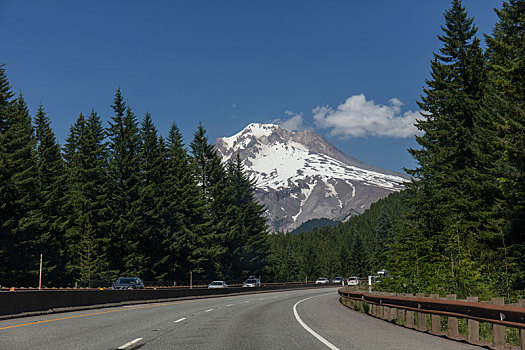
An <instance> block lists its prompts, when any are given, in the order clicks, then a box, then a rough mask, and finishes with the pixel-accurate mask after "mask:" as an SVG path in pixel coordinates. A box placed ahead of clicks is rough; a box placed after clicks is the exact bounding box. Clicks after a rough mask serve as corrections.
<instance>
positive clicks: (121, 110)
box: [107, 89, 148, 275]
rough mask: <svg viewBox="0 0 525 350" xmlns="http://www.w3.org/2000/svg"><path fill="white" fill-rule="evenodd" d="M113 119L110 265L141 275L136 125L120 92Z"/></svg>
mask: <svg viewBox="0 0 525 350" xmlns="http://www.w3.org/2000/svg"><path fill="white" fill-rule="evenodd" d="M112 107H113V111H114V114H115V115H114V116H113V117H112V118H111V121H110V123H109V128H108V129H107V134H108V138H109V181H108V187H109V188H108V191H109V193H111V198H110V206H111V208H112V215H113V216H114V219H113V220H112V224H113V226H112V228H111V243H112V244H113V248H112V251H113V254H112V256H111V259H112V266H114V268H115V269H116V270H118V271H121V273H124V274H129V275H143V274H144V273H145V272H146V269H147V264H148V262H147V257H146V255H145V254H144V251H143V250H142V249H141V247H140V236H141V231H140V230H141V228H140V221H141V218H140V215H141V213H140V202H139V196H140V195H139V188H140V156H139V152H140V135H139V128H138V123H137V120H136V118H135V115H134V114H133V112H132V111H131V108H129V107H127V108H126V104H125V102H124V99H123V98H122V94H121V92H120V89H118V90H117V92H116V93H115V98H114V102H113V105H112Z"/></svg>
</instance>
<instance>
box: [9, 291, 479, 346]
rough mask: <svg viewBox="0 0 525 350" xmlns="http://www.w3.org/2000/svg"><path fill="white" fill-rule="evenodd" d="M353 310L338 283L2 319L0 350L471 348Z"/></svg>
mask: <svg viewBox="0 0 525 350" xmlns="http://www.w3.org/2000/svg"><path fill="white" fill-rule="evenodd" d="M474 348H476V347H474V346H471V345H468V344H464V343H460V342H454V341H450V340H447V339H443V338H440V337H436V336H432V335H429V334H425V333H420V332H417V331H414V330H410V329H406V328H403V327H399V326H396V325H393V324H390V323H388V322H385V321H382V320H379V319H376V318H373V317H370V316H368V315H364V314H360V313H358V312H355V311H351V310H349V309H347V308H346V307H344V306H342V305H341V304H340V303H339V297H338V294H337V289H336V288H333V289H332V288H328V289H326V288H322V289H310V290H294V291H280V292H271V293H262V294H250V295H238V296H228V297H217V298H213V299H196V300H185V301H178V302H167V303H157V304H141V305H133V306H124V307H116V308H107V309H96V310H88V311H78V312H68V313H61V314H51V315H43V316H37V317H27V318H19V319H12V320H3V321H0V349H2V350H7V349H54V350H56V349H332V350H335V349H341V350H342V349H426V350H430V349H436V350H437V349H439V350H442V349H474Z"/></svg>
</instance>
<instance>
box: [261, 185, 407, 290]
mask: <svg viewBox="0 0 525 350" xmlns="http://www.w3.org/2000/svg"><path fill="white" fill-rule="evenodd" d="M407 200H408V193H407V192H406V191H403V192H398V193H392V194H391V195H390V196H388V197H387V198H384V199H381V200H379V201H378V202H376V203H374V204H372V205H371V207H370V209H368V210H367V211H366V212H365V213H364V214H361V215H359V216H355V217H352V218H351V219H350V220H348V221H347V222H344V223H338V224H335V225H328V226H324V227H321V228H317V229H314V230H312V231H311V232H299V233H295V234H290V233H287V234H285V233H278V234H275V235H272V236H271V244H272V250H271V254H270V256H269V258H268V259H269V264H268V268H269V271H268V272H269V273H270V276H273V278H275V280H277V281H282V280H288V281H294V280H297V281H304V280H306V279H308V280H315V279H317V278H318V277H321V276H323V277H327V278H330V279H332V278H333V277H335V276H343V277H349V276H362V277H365V276H367V275H369V274H371V273H372V274H373V273H375V272H377V271H378V270H382V269H385V268H386V267H387V266H386V261H387V253H388V246H389V245H390V244H392V243H393V242H394V236H395V232H396V225H397V224H398V222H399V218H401V217H405V216H406V215H407V212H408V211H409V206H408V205H407Z"/></svg>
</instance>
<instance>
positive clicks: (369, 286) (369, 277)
mask: <svg viewBox="0 0 525 350" xmlns="http://www.w3.org/2000/svg"><path fill="white" fill-rule="evenodd" d="M371 292H372V275H368V293H371Z"/></svg>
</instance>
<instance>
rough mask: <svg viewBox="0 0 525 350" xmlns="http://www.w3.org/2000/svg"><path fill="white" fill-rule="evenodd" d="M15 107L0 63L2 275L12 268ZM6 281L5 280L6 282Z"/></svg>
mask: <svg viewBox="0 0 525 350" xmlns="http://www.w3.org/2000/svg"><path fill="white" fill-rule="evenodd" d="M12 108H13V93H12V92H11V86H10V84H9V80H8V79H7V75H6V71H5V68H4V65H3V64H2V65H0V203H2V204H1V205H0V275H2V276H7V274H8V273H9V270H10V259H9V255H8V252H9V250H10V249H11V248H12V240H11V239H10V238H11V226H12V223H11V220H12V219H11V216H12V215H13V214H12V208H11V203H12V201H13V200H14V198H13V194H14V193H13V192H14V191H13V183H12V181H11V172H10V169H9V167H8V163H7V161H8V158H9V156H8V153H7V141H8V139H6V136H7V131H8V129H9V125H10V122H11V113H12ZM4 283H5V282H4Z"/></svg>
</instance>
